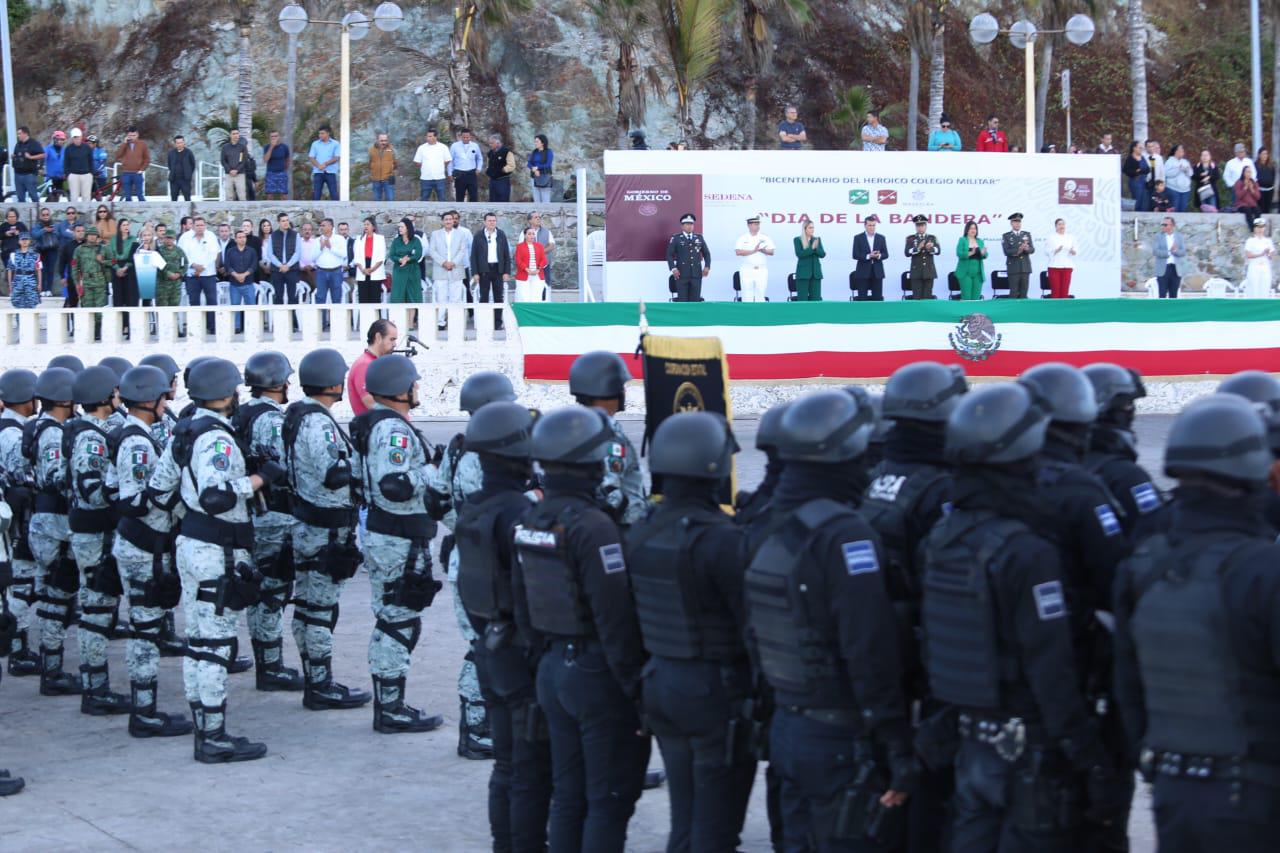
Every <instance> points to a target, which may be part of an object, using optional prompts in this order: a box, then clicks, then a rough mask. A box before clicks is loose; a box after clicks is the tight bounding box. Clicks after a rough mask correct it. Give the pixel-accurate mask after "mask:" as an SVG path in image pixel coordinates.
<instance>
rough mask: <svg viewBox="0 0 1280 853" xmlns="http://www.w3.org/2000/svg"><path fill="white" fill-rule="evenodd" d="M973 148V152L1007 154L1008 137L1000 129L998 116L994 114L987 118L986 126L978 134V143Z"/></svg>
mask: <svg viewBox="0 0 1280 853" xmlns="http://www.w3.org/2000/svg"><path fill="white" fill-rule="evenodd" d="M973 148H974V150H975V151H998V152H1000V153H1006V152H1008V150H1009V137H1007V136H1005V135H1004V131H1003V130H1001V129H1000V116H998V115H996V114H995V113H992V114H991V115H989V116H987V126H986V127H984V128H983V129H982V131H981V132H979V133H978V141H977V142H976V143H975V144H974V146H973Z"/></svg>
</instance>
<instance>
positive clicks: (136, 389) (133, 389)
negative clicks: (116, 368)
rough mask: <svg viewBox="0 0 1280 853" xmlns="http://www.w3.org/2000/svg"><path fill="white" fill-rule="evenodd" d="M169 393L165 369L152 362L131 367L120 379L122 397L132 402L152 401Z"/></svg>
mask: <svg viewBox="0 0 1280 853" xmlns="http://www.w3.org/2000/svg"><path fill="white" fill-rule="evenodd" d="M168 393H169V379H168V377H166V376H165V375H164V371H163V370H161V369H160V368H158V367H154V366H152V365H150V364H140V365H138V366H137V367H134V368H130V369H129V371H128V372H127V373H125V375H124V377H123V378H122V379H121V380H120V399H121V400H125V401H127V402H130V403H150V402H151V401H152V400H159V399H160V398H161V397H164V396H166V395H167V394H168Z"/></svg>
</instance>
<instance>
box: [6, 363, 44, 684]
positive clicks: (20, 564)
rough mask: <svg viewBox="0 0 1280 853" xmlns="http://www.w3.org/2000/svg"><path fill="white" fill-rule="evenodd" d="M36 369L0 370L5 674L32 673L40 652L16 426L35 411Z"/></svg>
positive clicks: (27, 482)
mask: <svg viewBox="0 0 1280 853" xmlns="http://www.w3.org/2000/svg"><path fill="white" fill-rule="evenodd" d="M35 395H36V375H35V374H34V373H32V372H31V371H30V370H7V371H5V372H4V375H2V376H0V402H3V403H4V411H3V412H0V487H2V488H3V489H4V497H5V501H6V502H7V503H8V504H9V509H10V511H11V512H12V514H13V522H12V526H11V527H10V529H9V544H10V545H11V547H12V551H13V553H12V566H13V582H12V583H10V584H9V587H8V589H7V590H6V595H7V596H8V600H9V612H10V613H12V614H13V618H14V631H15V633H14V635H13V640H12V642H11V645H10V648H9V674H10V675H38V674H39V673H40V655H39V654H37V653H36V652H35V651H33V650H32V649H31V646H30V644H29V642H28V632H29V631H30V630H31V620H32V616H33V612H34V611H33V608H34V607H35V603H36V561H35V557H34V556H33V555H32V553H31V543H30V541H29V540H28V536H29V535H30V534H29V529H30V525H31V508H32V507H31V503H32V500H33V499H34V497H35V483H34V481H33V480H32V478H31V465H30V464H29V463H28V462H27V460H26V459H25V458H23V456H22V428H23V427H24V426H25V425H26V423H27V421H28V420H30V419H31V418H32V416H33V415H34V414H35V407H36V401H35Z"/></svg>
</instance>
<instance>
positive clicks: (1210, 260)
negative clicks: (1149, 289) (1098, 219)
mask: <svg viewBox="0 0 1280 853" xmlns="http://www.w3.org/2000/svg"><path fill="white" fill-rule="evenodd" d="M1167 215H1171V216H1172V217H1173V219H1174V222H1175V223H1176V224H1177V228H1178V230H1179V231H1180V232H1182V239H1183V240H1185V241H1186V244H1187V251H1188V253H1189V254H1190V258H1189V259H1188V261H1187V264H1186V266H1187V267H1188V269H1187V273H1193V272H1199V273H1204V274H1206V275H1209V276H1219V277H1221V278H1225V279H1226V280H1227V281H1230V282H1239V281H1242V280H1243V279H1244V241H1245V240H1247V239H1248V238H1249V236H1250V233H1249V228H1248V226H1247V225H1246V224H1245V218H1244V214H1241V213H1175V214H1167ZM1165 216H1166V214H1159V213H1126V214H1124V215H1123V216H1122V217H1121V227H1122V228H1123V231H1122V232H1121V235H1120V249H1121V252H1122V254H1123V261H1122V269H1123V274H1124V280H1125V282H1126V283H1134V282H1136V283H1137V284H1138V285H1139V286H1141V285H1142V283H1143V282H1145V281H1146V280H1147V279H1149V278H1151V277H1152V276H1154V275H1155V264H1154V261H1153V259H1152V257H1151V238H1152V236H1154V235H1155V234H1157V233H1159V231H1160V223H1161V222H1162V221H1163V220H1164V217H1165ZM1265 218H1266V219H1267V221H1268V222H1269V223H1270V228H1269V233H1271V234H1272V238H1273V239H1280V235H1277V234H1276V233H1275V231H1276V228H1277V226H1280V217H1278V216H1268V217H1265Z"/></svg>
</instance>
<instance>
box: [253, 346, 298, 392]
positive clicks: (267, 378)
mask: <svg viewBox="0 0 1280 853" xmlns="http://www.w3.org/2000/svg"><path fill="white" fill-rule="evenodd" d="M292 375H293V365H291V364H289V359H287V358H285V356H284V353H279V352H276V351H275V350H264V351H263V352H255V353H254V354H253V355H251V356H249V360H248V361H247V362H245V365H244V384H245V385H248V386H249V387H250V388H279V387H280V386H281V385H283V384H285V383H286V382H288V381H289V377H290V376H292Z"/></svg>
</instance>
